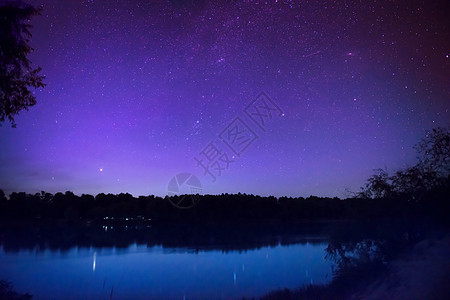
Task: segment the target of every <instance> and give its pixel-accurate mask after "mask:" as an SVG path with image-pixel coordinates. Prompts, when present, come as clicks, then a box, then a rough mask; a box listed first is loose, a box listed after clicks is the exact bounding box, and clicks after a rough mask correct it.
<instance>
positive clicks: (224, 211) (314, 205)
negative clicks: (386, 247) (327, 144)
mask: <svg viewBox="0 0 450 300" xmlns="http://www.w3.org/2000/svg"><path fill="white" fill-rule="evenodd" d="M449 145H450V134H449V131H448V130H447V129H444V128H437V129H433V130H432V131H431V132H429V133H428V134H427V135H426V136H425V137H424V138H423V139H422V140H421V141H420V142H419V143H418V144H417V146H416V149H417V153H418V162H417V164H416V165H414V166H412V167H409V168H406V169H404V170H400V171H397V172H395V173H394V174H392V175H389V174H388V173H387V172H386V171H385V170H380V171H379V172H378V173H376V174H375V175H373V176H372V177H370V178H369V179H368V180H367V183H366V185H365V186H363V187H362V188H361V191H359V192H357V193H355V194H354V196H353V197H350V198H347V199H344V200H342V199H339V198H337V197H334V198H329V197H315V196H310V197H307V198H303V197H280V198H276V197H273V196H269V197H261V196H257V195H248V194H241V193H238V194H221V195H197V196H196V197H198V200H199V202H198V204H197V205H196V206H194V207H193V208H191V209H178V208H176V207H175V206H174V205H172V204H171V202H172V203H178V202H179V201H180V200H181V199H182V197H183V196H182V195H181V196H172V197H165V198H163V197H157V196H139V197H134V196H132V195H131V194H128V193H121V194H117V195H115V194H104V193H100V194H98V195H96V196H93V195H87V194H83V195H81V196H78V195H75V194H74V193H73V192H70V191H67V192H65V193H56V194H54V195H53V194H50V193H46V192H44V191H42V192H41V193H36V194H27V193H24V192H19V193H17V192H13V193H11V194H10V195H9V199H7V198H6V196H5V194H4V192H3V191H1V190H0V217H1V218H2V219H28V220H55V219H56V220H69V221H76V220H91V221H92V220H103V221H104V220H110V221H111V220H115V221H120V220H122V221H123V220H124V219H125V218H129V220H128V221H131V219H133V220H148V219H151V220H152V221H153V222H196V223H202V222H213V223H214V222H224V221H252V220H265V221H270V220H274V221H276V220H318V219H349V218H377V217H402V216H408V215H417V214H438V215H439V214H440V215H442V216H445V215H447V214H448V212H449V204H448V202H449V201H448V198H449V197H448V196H449V195H450V193H449V192H450V175H449V174H450V159H449V152H450V151H449V149H450V146H449ZM169 200H171V201H169Z"/></svg>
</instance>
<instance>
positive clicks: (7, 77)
mask: <svg viewBox="0 0 450 300" xmlns="http://www.w3.org/2000/svg"><path fill="white" fill-rule="evenodd" d="M40 12H41V8H35V7H34V6H32V5H29V4H25V3H23V2H22V1H14V2H7V3H6V4H3V5H1V6H0V122H3V121H5V120H6V119H8V120H9V121H10V122H11V125H12V126H13V127H15V126H16V124H15V122H14V116H15V115H17V114H18V113H19V112H20V111H21V110H24V109H25V110H28V108H29V107H30V106H33V105H34V104H36V97H35V96H34V95H33V93H32V91H30V88H31V87H34V88H39V87H44V86H45V84H44V83H43V80H44V76H41V75H39V72H40V71H41V68H36V69H34V68H33V67H32V66H31V61H30V60H29V59H28V57H27V56H28V54H30V52H31V51H32V50H33V48H31V47H30V46H29V44H28V43H29V41H30V38H31V32H30V29H31V28H32V25H30V24H29V21H30V19H31V18H32V17H33V16H36V15H39V14H40Z"/></svg>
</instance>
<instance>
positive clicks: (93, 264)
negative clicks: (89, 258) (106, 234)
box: [92, 252, 97, 272]
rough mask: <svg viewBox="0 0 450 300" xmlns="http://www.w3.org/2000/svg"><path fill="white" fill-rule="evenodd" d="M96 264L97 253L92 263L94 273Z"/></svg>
mask: <svg viewBox="0 0 450 300" xmlns="http://www.w3.org/2000/svg"><path fill="white" fill-rule="evenodd" d="M96 262H97V252H94V262H93V263H92V272H95V264H96Z"/></svg>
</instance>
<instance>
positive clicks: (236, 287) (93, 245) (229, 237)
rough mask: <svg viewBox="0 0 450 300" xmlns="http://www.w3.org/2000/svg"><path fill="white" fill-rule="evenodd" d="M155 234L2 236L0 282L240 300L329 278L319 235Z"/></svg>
mask: <svg viewBox="0 0 450 300" xmlns="http://www.w3.org/2000/svg"><path fill="white" fill-rule="evenodd" d="M108 230H109V231H108ZM107 231H108V232H107ZM154 231H155V230H154V229H153V228H139V230H138V229H137V227H136V229H133V227H132V228H128V227H127V228H125V227H124V226H122V227H120V226H119V227H118V226H116V228H114V227H113V229H111V226H109V227H105V226H98V228H97V227H94V228H91V229H89V230H77V229H73V230H60V231H58V230H57V231H54V230H51V231H44V232H41V231H40V230H31V231H23V230H21V231H19V232H14V231H11V230H9V231H5V232H3V235H2V246H0V279H4V280H8V281H10V282H11V283H12V284H13V285H14V287H15V290H17V291H18V292H21V293H25V292H27V293H30V294H32V295H33V296H34V298H35V299H239V298H241V297H243V296H247V297H253V296H262V295H264V294H266V293H267V292H270V291H272V290H275V289H279V288H298V287H301V286H303V285H305V284H324V283H328V282H330V281H331V279H332V272H331V267H332V263H331V262H330V261H329V260H327V259H325V256H326V251H325V249H326V247H327V245H328V243H327V242H328V241H327V238H326V237H325V236H321V235H318V234H317V233H314V234H312V233H310V234H308V233H305V232H303V233H298V234H291V235H289V236H280V235H278V234H276V233H275V232H266V233H264V234H262V233H261V231H257V232H256V233H255V232H253V234H252V230H247V232H249V235H248V236H239V237H236V238H235V236H236V234H237V232H226V233H224V232H222V233H217V232H218V231H217V230H216V234H215V235H214V234H213V233H211V232H200V233H199V232H197V233H191V234H190V235H189V234H188V235H183V234H181V236H183V237H184V239H182V238H181V237H180V236H170V232H164V233H161V234H159V235H155V233H154ZM198 234H200V236H198ZM179 240H182V241H181V242H178V243H177V242H173V241H179ZM144 241H145V242H144Z"/></svg>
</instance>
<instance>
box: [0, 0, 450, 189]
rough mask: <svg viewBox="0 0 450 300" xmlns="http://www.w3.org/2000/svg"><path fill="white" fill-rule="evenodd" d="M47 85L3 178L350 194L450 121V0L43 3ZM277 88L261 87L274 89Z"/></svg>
mask: <svg viewBox="0 0 450 300" xmlns="http://www.w3.org/2000/svg"><path fill="white" fill-rule="evenodd" d="M28 3H32V4H34V5H42V7H43V12H42V15H41V16H38V17H35V18H33V19H32V20H31V23H32V24H33V25H34V28H33V30H32V34H33V38H32V41H31V45H32V47H34V49H35V51H34V52H33V53H32V54H31V55H30V58H31V60H32V61H33V62H34V64H35V66H41V67H42V68H43V74H44V75H45V76H46V79H45V82H46V83H47V86H46V87H45V88H44V89H39V90H36V92H35V95H36V98H37V105H35V106H33V107H31V108H30V110H29V111H23V112H21V113H20V114H19V115H18V116H17V117H16V123H17V128H11V126H10V124H8V123H4V124H2V127H0V142H1V150H0V188H2V189H3V190H4V191H5V192H6V193H7V194H9V193H11V192H12V191H25V192H30V193H35V192H39V191H41V190H45V191H47V192H52V193H55V192H58V191H66V190H71V191H73V192H75V193H76V194H82V193H90V194H97V193H100V192H104V193H120V192H129V193H131V194H133V195H135V196H138V195H148V194H154V195H160V196H163V195H166V194H167V187H168V183H169V181H170V180H171V178H172V177H173V176H175V175H176V174H179V173H191V174H193V175H195V176H196V177H197V178H198V179H199V181H200V182H201V186H202V192H203V193H208V194H219V193H238V192H241V193H251V194H259V195H275V196H304V197H306V196H309V195H318V196H338V197H344V196H346V192H345V190H346V189H350V190H353V191H356V190H358V188H359V187H360V186H361V185H362V184H363V183H364V181H365V179H366V178H367V177H368V176H370V175H371V174H372V173H373V170H374V169H376V168H386V169H387V170H388V171H395V170H397V169H399V168H404V167H406V166H409V165H412V164H414V162H415V156H416V155H415V152H414V150H413V148H412V147H413V145H414V144H415V143H416V142H418V141H419V139H420V138H421V137H422V136H423V135H424V133H425V131H426V130H429V129H431V128H434V127H437V126H444V127H447V126H449V125H450V114H449V107H450V101H449V99H450V89H449V88H450V71H449V70H450V69H449V66H450V58H449V56H450V43H449V41H450V36H449V23H448V20H447V17H448V16H449V15H450V9H449V5H448V3H446V1H359V0H358V1H287V0H284V1H283V0H279V1H275V0H273V1H269V0H268V1H251V0H247V1H202V0H199V1H181V0H178V1H98V0H90V1H75V0H66V1H50V0H48V1H47V0H40V1H28ZM261 93H262V94H261Z"/></svg>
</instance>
